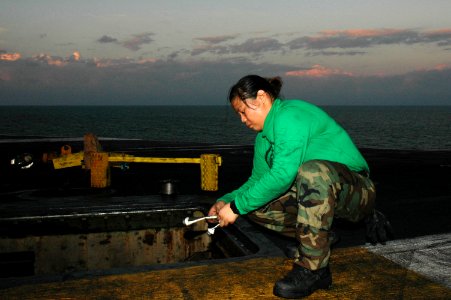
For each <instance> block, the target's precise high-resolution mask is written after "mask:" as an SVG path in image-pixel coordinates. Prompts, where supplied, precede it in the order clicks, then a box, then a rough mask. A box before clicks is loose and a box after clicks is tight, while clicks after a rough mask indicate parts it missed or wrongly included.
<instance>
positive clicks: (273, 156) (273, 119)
mask: <svg viewBox="0 0 451 300" xmlns="http://www.w3.org/2000/svg"><path fill="white" fill-rule="evenodd" d="M313 159H321V160H328V161H334V162H339V163H342V164H345V165H347V166H348V167H349V168H350V169H351V170H353V171H362V170H366V171H369V168H368V164H367V163H366V161H365V159H364V158H363V156H362V155H361V153H360V152H359V150H358V149H357V147H356V146H355V145H354V143H353V142H352V140H351V138H350V137H349V135H348V134H347V133H346V131H345V130H344V129H343V128H342V127H341V126H340V125H338V124H337V123H336V122H335V121H334V120H333V119H332V118H331V117H330V116H329V115H328V114H327V113H325V112H324V111H323V110H321V109H320V108H319V107H317V106H315V105H313V104H310V103H308V102H305V101H302V100H280V99H276V100H275V101H274V102H273V104H272V107H271V109H270V111H269V113H268V115H267V116H266V119H265V122H264V125H263V130H262V131H261V132H259V133H258V134H257V137H256V140H255V146H254V160H253V168H252V175H251V176H250V178H249V179H248V180H247V181H246V183H244V184H243V185H242V186H241V187H240V188H238V189H237V190H235V191H233V192H231V193H228V194H226V195H224V196H222V197H221V198H219V199H218V201H219V200H222V201H224V202H226V203H229V202H231V201H233V200H235V201H234V202H235V205H236V207H237V209H238V211H239V212H240V213H241V214H246V213H248V212H251V211H253V210H255V209H257V208H260V207H261V206H263V205H265V204H266V203H268V202H270V201H271V200H273V199H276V198H277V197H279V196H280V195H282V194H283V193H285V192H286V191H287V190H288V189H289V188H290V187H291V185H292V184H293V182H294V180H295V178H296V175H297V172H298V169H299V167H300V166H301V164H302V163H304V162H306V161H309V160H313Z"/></svg>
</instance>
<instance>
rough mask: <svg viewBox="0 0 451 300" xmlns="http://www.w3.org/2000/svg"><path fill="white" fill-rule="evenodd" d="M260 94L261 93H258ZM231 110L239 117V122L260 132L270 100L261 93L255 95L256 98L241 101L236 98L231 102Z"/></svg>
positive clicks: (269, 106) (266, 95)
mask: <svg viewBox="0 0 451 300" xmlns="http://www.w3.org/2000/svg"><path fill="white" fill-rule="evenodd" d="M260 92H262V93H260ZM231 104H232V108H233V109H234V110H235V111H236V113H237V114H238V115H239V116H240V118H241V122H243V123H244V124H246V126H247V127H249V128H250V129H252V130H255V131H262V130H263V124H264V123H265V119H266V116H267V115H268V112H269V109H270V108H271V104H272V103H271V98H269V95H268V94H267V93H265V92H263V91H259V93H257V98H255V99H246V100H245V101H243V100H241V99H240V98H239V97H236V98H235V99H233V100H232V102H231Z"/></svg>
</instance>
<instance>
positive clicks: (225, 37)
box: [195, 35, 238, 44]
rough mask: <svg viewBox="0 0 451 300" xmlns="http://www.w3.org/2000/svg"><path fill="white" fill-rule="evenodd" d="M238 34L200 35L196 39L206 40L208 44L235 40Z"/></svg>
mask: <svg viewBox="0 0 451 300" xmlns="http://www.w3.org/2000/svg"><path fill="white" fill-rule="evenodd" d="M237 36H238V35H220V36H210V37H199V38H195V39H196V40H199V41H202V42H206V43H208V44H220V43H223V42H226V41H229V40H233V39H235V38H236V37H237Z"/></svg>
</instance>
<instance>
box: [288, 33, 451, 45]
mask: <svg viewBox="0 0 451 300" xmlns="http://www.w3.org/2000/svg"><path fill="white" fill-rule="evenodd" d="M450 42H451V29H441V30H434V31H418V30H411V29H350V30H329V31H322V32H319V33H318V34H317V35H314V36H303V37H299V38H296V39H293V40H291V41H289V42H288V43H287V46H288V47H289V48H290V49H312V50H315V49H329V48H342V49H346V48H368V47H373V46H378V45H392V44H407V45H411V44H419V43H436V44H437V45H438V46H445V45H449V44H450Z"/></svg>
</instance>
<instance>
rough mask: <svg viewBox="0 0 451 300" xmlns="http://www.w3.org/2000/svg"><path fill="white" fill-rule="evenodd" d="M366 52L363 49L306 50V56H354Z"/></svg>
mask: <svg viewBox="0 0 451 300" xmlns="http://www.w3.org/2000/svg"><path fill="white" fill-rule="evenodd" d="M364 54H367V52H365V51H325V50H321V51H311V52H307V53H306V54H305V55H306V56H354V55H364Z"/></svg>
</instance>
